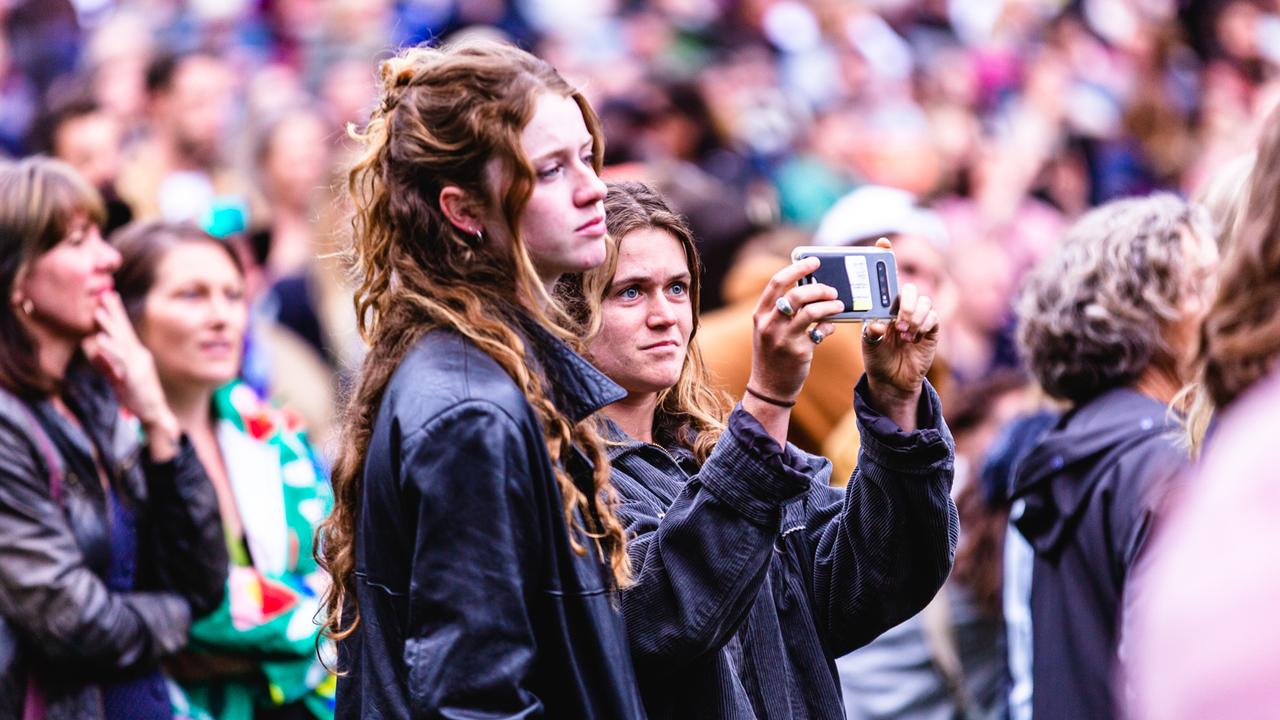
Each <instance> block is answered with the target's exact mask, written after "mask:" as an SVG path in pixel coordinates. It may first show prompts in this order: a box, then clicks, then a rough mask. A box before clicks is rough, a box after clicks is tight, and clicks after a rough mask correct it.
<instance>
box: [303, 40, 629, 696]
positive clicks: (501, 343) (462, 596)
mask: <svg viewBox="0 0 1280 720" xmlns="http://www.w3.org/2000/svg"><path fill="white" fill-rule="evenodd" d="M381 77H382V83H383V87H382V94H381V102H380V104H379V106H378V107H377V108H376V109H375V110H374V112H373V114H372V117H371V118H370V121H369V123H368V125H367V126H366V128H365V129H364V130H363V131H362V132H357V133H355V137H356V139H357V140H359V141H360V142H362V143H363V145H364V151H363V155H362V157H361V158H360V159H359V160H358V162H357V163H356V165H355V166H354V168H353V169H352V171H351V175H350V182H349V188H350V191H351V195H352V202H353V204H354V208H355V219H354V229H355V236H354V257H355V260H356V263H357V267H358V269H359V270H360V271H361V273H362V278H361V280H360V284H359V287H358V289H357V292H356V308H357V314H358V317H359V321H360V325H361V330H362V332H363V335H364V337H365V339H366V340H367V341H368V342H369V343H370V345H371V347H370V348H369V352H368V354H367V356H366V360H365V363H364V366H363V368H362V369H361V372H360V377H359V381H358V384H357V387H356V388H355V391H354V394H353V396H352V399H351V402H350V405H349V407H348V419H347V425H346V428H345V430H344V432H343V434H342V446H341V449H340V451H339V456H338V459H337V463H336V466H335V468H334V473H333V485H334V502H335V504H334V510H333V514H332V515H331V516H330V518H329V520H328V521H327V522H326V524H325V525H324V527H323V529H322V536H321V551H320V552H321V554H322V558H323V561H324V564H325V566H326V567H327V568H328V570H329V571H330V573H331V574H332V576H333V588H332V591H331V592H330V594H329V596H328V598H327V602H328V613H329V614H328V618H327V622H326V625H327V628H328V630H329V632H330V633H331V634H332V635H333V636H334V637H335V638H337V639H338V655H339V657H338V668H337V669H338V671H339V672H340V673H341V676H340V679H339V682H338V692H337V705H338V707H337V714H338V717H343V718H356V717H381V718H402V717H403V718H407V717H411V716H412V717H446V716H447V717H479V716H484V717H492V718H498V717H532V716H546V717H559V718H587V717H598V718H606V717H607V718H623V717H625V718H635V717H643V709H642V708H641V703H640V699H639V696H638V692H637V690H636V684H635V678H634V672H633V670H632V666H631V661H630V657H629V655H628V652H627V646H626V635H625V632H624V630H623V626H622V619H621V617H620V615H619V614H618V612H617V610H616V598H615V597H614V593H615V590H616V589H617V588H618V587H620V586H622V585H624V584H625V583H626V582H627V580H628V577H629V565H628V560H627V555H626V551H625V548H624V543H623V528H622V524H621V523H620V522H619V520H618V519H617V516H616V514H615V510H614V507H613V505H614V502H613V491H612V489H611V486H610V484H609V471H608V467H609V464H608V459H607V457H606V455H605V449H604V442H603V440H602V439H601V437H600V436H599V434H598V433H597V431H596V429H595V425H594V423H593V421H592V420H591V419H590V416H591V415H592V413H594V412H595V411H596V410H598V409H599V408H601V407H603V406H605V405H607V404H608V403H610V402H613V401H614V400H617V399H619V398H620V397H622V396H623V395H624V393H623V392H622V391H621V390H620V389H619V388H618V387H617V386H616V385H615V384H614V383H612V382H610V381H609V380H608V378H606V377H604V376H603V375H602V374H600V373H599V372H598V371H597V370H595V369H594V368H593V367H591V366H590V365H589V364H588V363H587V362H586V361H585V360H583V359H582V358H580V357H579V356H578V355H576V354H575V353H574V352H573V351H572V350H570V349H569V347H568V346H567V345H566V344H565V340H566V339H567V338H569V337H571V335H570V334H569V333H568V332H567V331H566V330H564V329H563V328H562V325H563V323H562V314H561V313H560V311H559V310H558V308H557V306H556V305H555V303H554V302H552V300H551V298H550V296H549V294H548V288H550V287H551V286H552V285H553V284H554V283H555V282H556V280H557V279H558V278H559V277H560V276H561V275H562V274H564V273H571V272H582V271H584V270H588V269H590V268H593V267H595V266H596V265H599V264H600V263H601V262H603V260H604V258H605V231H606V228H605V223H604V207H603V200H604V195H605V187H604V184H603V183H602V182H601V180H600V179H599V177H598V176H597V171H598V170H599V168H600V163H601V158H602V157H603V139H602V136H601V133H600V128H599V123H598V122H597V120H596V117H595V115H594V113H593V112H592V110H591V108H590V107H589V106H588V104H587V102H586V100H585V99H584V98H583V96H582V95H581V94H580V93H579V92H577V91H576V90H574V89H573V88H571V87H570V86H569V85H568V84H567V83H566V82H565V81H564V80H563V79H562V78H561V77H560V76H559V75H557V74H556V72H555V71H554V69H552V68H551V66H549V65H548V64H546V63H545V62H543V61H541V60H538V59H537V58H535V57H533V56H531V55H529V54H527V53H525V52H523V51H520V50H517V49H515V48H513V47H511V46H508V45H504V44H498V43H474V44H467V45H461V46H453V47H448V48H445V49H430V48H415V49H411V50H407V51H405V52H403V53H402V54H401V55H399V56H398V57H396V58H393V59H391V60H388V61H386V62H384V63H383V64H382V66H381Z"/></svg>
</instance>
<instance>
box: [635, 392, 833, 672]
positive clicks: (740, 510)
mask: <svg viewBox="0 0 1280 720" xmlns="http://www.w3.org/2000/svg"><path fill="white" fill-rule="evenodd" d="M761 437H763V438H764V440H766V441H768V442H764V441H762V440H761ZM655 452H656V451H655ZM790 453H791V451H790V450H786V449H784V448H782V447H780V446H779V445H778V444H777V443H776V442H774V441H772V440H771V439H770V438H768V436H767V435H764V434H763V432H762V431H759V429H758V424H757V423H755V421H754V419H753V418H751V416H750V415H749V414H748V413H747V412H746V411H745V410H743V409H742V408H741V407H738V408H736V409H735V410H734V412H733V414H732V415H731V416H730V420H729V427H728V429H727V430H726V432H725V433H724V434H723V435H722V436H721V437H720V440H719V441H718V442H717V443H716V446H715V449H714V450H713V451H712V453H711V456H710V457H708V458H707V462H706V464H705V465H703V467H702V468H701V470H700V472H698V473H697V474H696V475H694V476H693V477H692V478H690V479H689V480H688V481H687V482H685V481H684V476H683V474H682V473H680V471H679V470H678V469H677V468H676V467H675V466H674V464H673V463H671V464H665V463H664V464H662V465H661V466H659V465H657V464H651V463H647V462H644V461H643V458H641V457H639V456H633V457H629V458H627V460H626V461H625V462H621V463H616V464H615V465H614V473H613V475H614V485H615V487H616V488H617V489H618V492H619V494H620V495H621V497H622V505H621V509H620V515H621V517H622V520H623V522H624V523H625V524H626V525H627V530H628V534H629V536H630V537H631V540H630V542H629V544H628V550H629V553H630V556H631V562H632V566H633V571H634V583H633V585H632V586H631V587H630V588H628V589H627V590H626V591H625V592H624V593H623V594H622V610H623V614H624V615H625V616H626V621H627V622H626V624H627V635H628V637H629V639H630V643H631V649H632V656H633V657H634V658H635V660H636V663H637V665H639V666H640V667H641V669H642V671H646V672H660V673H668V672H675V671H679V670H680V669H681V668H682V667H684V666H686V665H687V664H688V663H689V662H690V661H692V660H693V659H695V658H697V657H700V656H702V655H704V654H706V653H708V652H711V651H714V650H716V649H718V648H720V647H721V646H722V645H723V644H724V643H725V642H727V641H728V639H729V638H730V637H731V636H732V635H733V633H734V632H736V631H737V629H738V626H739V625H740V624H741V622H742V619H743V618H744V617H745V616H746V613H747V611H748V610H750V608H751V605H752V603H753V602H754V600H755V597H756V595H757V594H758V593H759V590H760V586H761V583H762V582H763V580H764V577H765V574H766V571H767V570H768V567H769V561H770V557H771V554H772V549H773V543H774V540H775V539H776V537H777V535H778V530H779V526H780V525H779V524H780V522H781V517H782V506H783V505H784V504H785V503H786V502H787V501H788V500H790V499H792V498H795V497H796V496H798V495H800V494H802V493H803V492H805V490H806V489H807V488H808V487H809V477H808V476H807V475H806V474H804V473H803V472H801V471H800V470H797V467H798V466H799V465H798V464H797V463H796V462H794V458H790V457H789V455H790ZM682 482H683V483H684V485H683V487H682V488H681V489H679V493H678V495H677V497H676V500H675V501H674V502H673V503H671V505H670V507H668V508H666V509H665V510H663V511H659V510H658V508H657V506H656V504H655V503H658V502H660V501H658V500H657V498H659V497H661V496H662V492H655V490H658V489H659V488H662V487H673V485H672V484H675V485H674V486H678V484H679V483H682Z"/></svg>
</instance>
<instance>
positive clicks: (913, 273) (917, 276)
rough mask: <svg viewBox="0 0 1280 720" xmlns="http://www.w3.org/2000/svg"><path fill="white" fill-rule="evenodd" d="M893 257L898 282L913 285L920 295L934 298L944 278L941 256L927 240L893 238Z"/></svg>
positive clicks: (910, 237) (898, 236)
mask: <svg viewBox="0 0 1280 720" xmlns="http://www.w3.org/2000/svg"><path fill="white" fill-rule="evenodd" d="M893 255H894V258H895V259H896V260H897V261H898V282H899V283H901V284H903V285H905V284H907V283H915V285H916V287H917V288H919V289H920V294H921V295H928V296H929V297H932V298H936V297H937V296H938V290H939V289H941V287H942V284H943V283H944V282H945V280H946V278H945V275H944V273H945V272H946V271H945V269H944V268H943V266H942V254H941V253H939V252H938V251H937V249H935V248H934V247H933V244H932V243H930V242H929V241H928V240H926V239H924V238H921V237H917V236H915V235H897V236H895V237H894V238H893Z"/></svg>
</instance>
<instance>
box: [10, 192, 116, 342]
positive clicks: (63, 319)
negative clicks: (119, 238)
mask: <svg viewBox="0 0 1280 720" xmlns="http://www.w3.org/2000/svg"><path fill="white" fill-rule="evenodd" d="M118 267H120V253H118V252H116V249H115V248H113V247H111V246H110V245H108V244H107V242H106V241H105V240H103V239H102V232H101V231H100V230H99V229H98V226H97V225H94V224H93V223H92V222H90V221H89V219H88V218H87V217H85V216H84V215H79V216H77V217H76V218H74V219H73V220H72V222H71V224H70V229H69V231H68V232H67V236H66V237H65V238H63V239H62V241H61V242H59V243H58V244H57V245H54V246H53V248H52V249H50V250H49V251H48V252H46V253H45V254H43V255H41V256H40V257H38V258H36V259H35V260H34V261H33V262H32V263H31V264H30V265H28V266H27V270H26V272H25V273H23V274H22V276H21V277H20V279H19V282H18V283H17V284H16V287H15V292H14V296H13V298H11V300H12V302H13V303H14V305H16V306H18V316H19V317H21V318H25V320H24V321H25V322H27V323H28V324H30V325H32V326H35V327H36V328H39V329H41V330H43V331H44V332H46V333H49V334H52V335H55V336H58V337H62V338H66V339H69V340H76V341H79V340H80V339H83V338H85V337H88V336H89V335H91V334H93V333H94V332H95V331H96V330H97V323H96V322H95V321H94V319H93V314H94V311H95V310H96V309H97V308H98V306H99V304H100V303H101V296H102V295H103V294H104V293H107V292H110V291H111V290H112V289H114V288H115V283H114V281H113V280H112V277H111V276H112V274H113V273H114V272H115V271H116V268H118ZM24 305H25V306H26V307H30V308H31V312H30V314H28V313H27V312H26V310H25V308H24V307H23V306H24Z"/></svg>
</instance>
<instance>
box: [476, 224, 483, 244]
mask: <svg viewBox="0 0 1280 720" xmlns="http://www.w3.org/2000/svg"><path fill="white" fill-rule="evenodd" d="M483 244H484V228H476V245H483Z"/></svg>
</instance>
